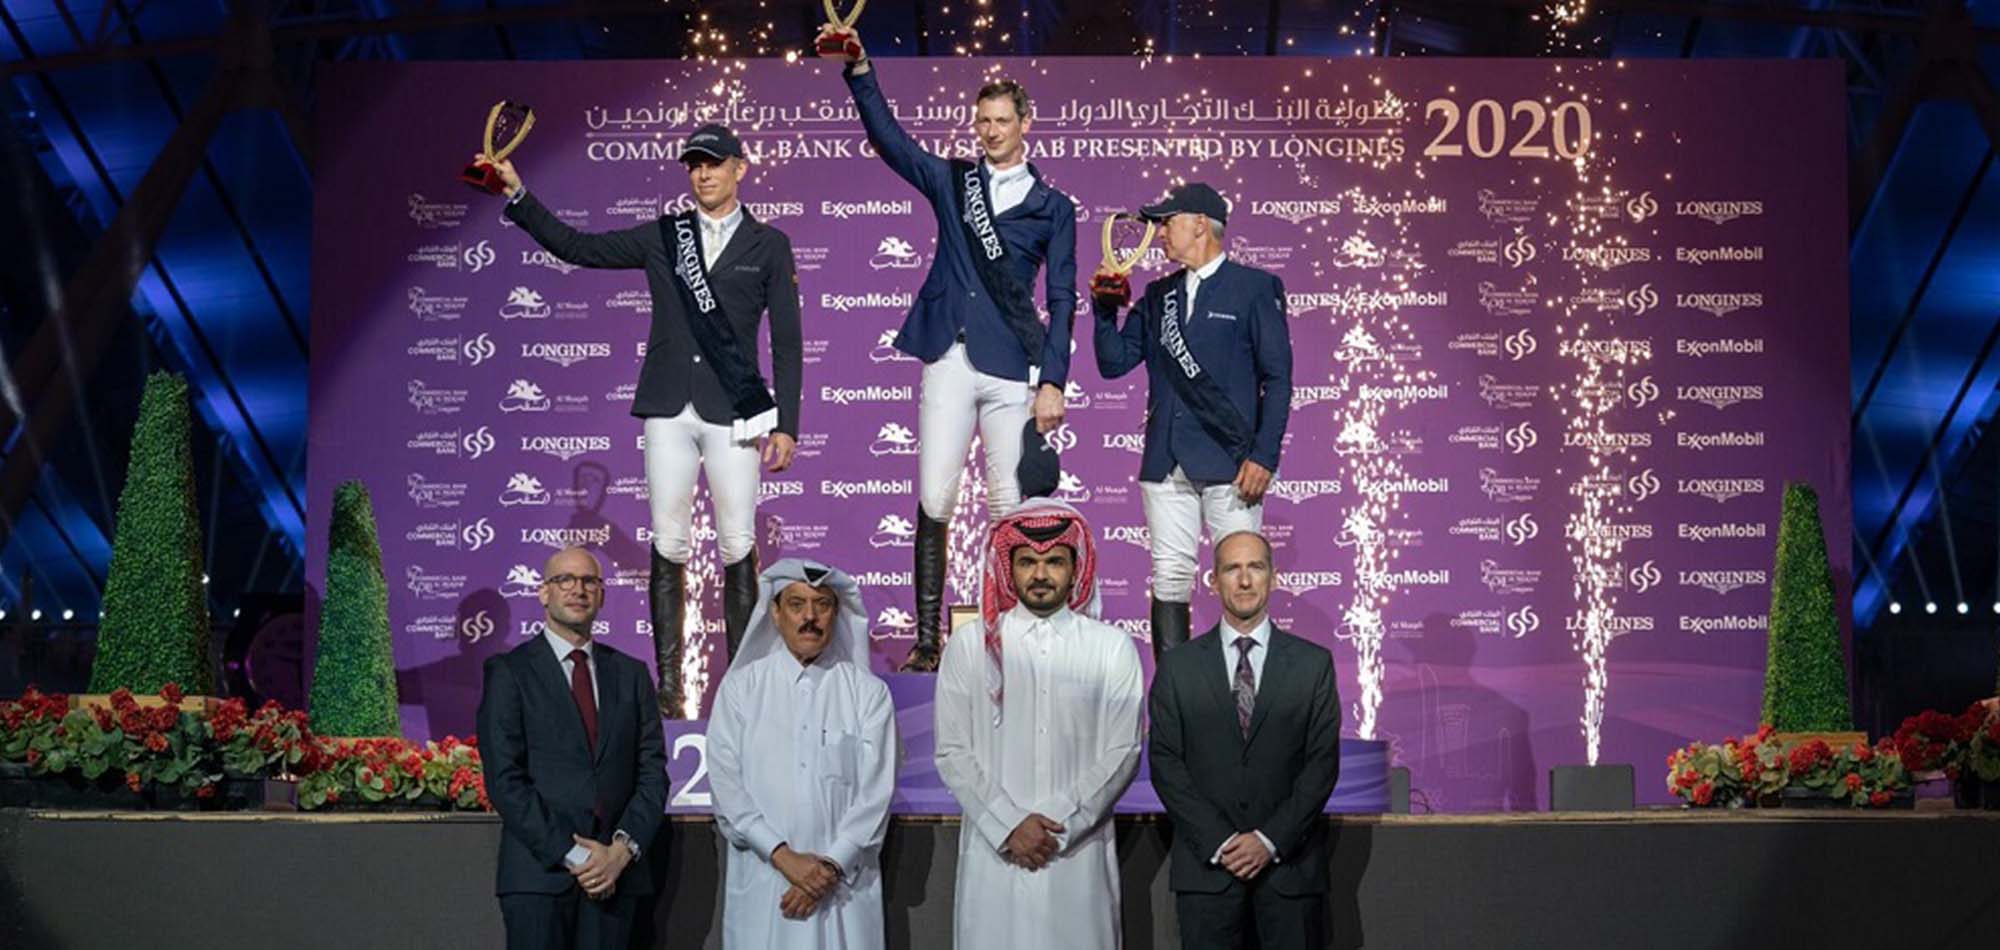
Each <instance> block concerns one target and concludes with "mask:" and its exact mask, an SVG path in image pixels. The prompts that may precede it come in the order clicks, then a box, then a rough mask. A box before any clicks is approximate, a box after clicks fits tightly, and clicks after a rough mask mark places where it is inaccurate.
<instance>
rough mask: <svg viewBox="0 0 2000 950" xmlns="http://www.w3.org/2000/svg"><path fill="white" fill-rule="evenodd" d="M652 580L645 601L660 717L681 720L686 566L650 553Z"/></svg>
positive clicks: (647, 588) (649, 581)
mask: <svg viewBox="0 0 2000 950" xmlns="http://www.w3.org/2000/svg"><path fill="white" fill-rule="evenodd" d="M652 553H653V572H652V577H651V578H650V579H649V580H648V581H647V583H646V598H647V601H648V606H649V608H650V609H651V610H652V614H653V657H654V658H655V659H656V660H658V661H659V666H660V697H659V699H660V715H661V716H664V717H666V718H668V719H684V718H686V716H687V714H686V711H685V710H684V709H683V708H682V694H681V638H682V636H683V634H682V631H681V628H682V626H683V624H682V620H683V618H685V617H686V616H687V601H686V599H685V596H686V595H685V588H686V586H687V566H686V565H684V564H675V563H674V562H672V561H669V560H667V559H666V558H664V557H662V556H660V552H659V551H658V550H654V551H653V552H652Z"/></svg>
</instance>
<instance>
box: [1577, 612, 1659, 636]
mask: <svg viewBox="0 0 2000 950" xmlns="http://www.w3.org/2000/svg"><path fill="white" fill-rule="evenodd" d="M1592 626H1596V627H1597V628H1598V629H1600V630H1603V631H1604V632H1605V633H1608V634H1610V635H1611V636H1613V637H1622V636H1624V635H1626V634H1628V633H1652V632H1653V618H1651V617H1648V616H1644V615H1641V616H1637V617H1620V616H1618V615H1616V614H1610V615H1603V614H1600V615H1598V616H1597V617H1595V618H1591V617H1587V616H1577V615H1576V614H1571V615H1570V616H1568V617H1566V618H1564V620H1563V627H1564V628H1566V629H1567V630H1568V631H1569V632H1570V633H1583V632H1586V631H1587V630H1588V629H1589V628H1590V627H1592Z"/></svg>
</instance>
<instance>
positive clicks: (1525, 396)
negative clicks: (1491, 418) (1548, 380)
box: [1479, 373, 1542, 409]
mask: <svg viewBox="0 0 2000 950" xmlns="http://www.w3.org/2000/svg"><path fill="white" fill-rule="evenodd" d="M1541 394H1542V387H1540V386H1537V385H1534V384H1533V383H1503V382H1500V381H1499V380H1496V379H1494V378H1493V376H1492V375H1491V374H1489V373H1481V374H1479V398H1480V399H1482V400H1484V401H1485V402H1486V405H1487V406H1488V407H1489V408H1493V409H1533V408H1534V407H1535V400H1536V399H1538V398H1540V397H1541Z"/></svg>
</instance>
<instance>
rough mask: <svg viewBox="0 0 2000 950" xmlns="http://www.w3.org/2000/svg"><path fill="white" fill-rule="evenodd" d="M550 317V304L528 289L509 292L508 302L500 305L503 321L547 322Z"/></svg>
mask: <svg viewBox="0 0 2000 950" xmlns="http://www.w3.org/2000/svg"><path fill="white" fill-rule="evenodd" d="M548 316H549V302H548V301H547V300H544V299H542V295H541V294H539V293H536V292H535V291H534V290H533V289H531V288H528V287H515V288H514V289H512V290H509V291H507V300H506V302H505V303H502V304H501V305H500V319H502V320H546V319H548Z"/></svg>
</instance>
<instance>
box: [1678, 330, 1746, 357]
mask: <svg viewBox="0 0 2000 950" xmlns="http://www.w3.org/2000/svg"><path fill="white" fill-rule="evenodd" d="M1674 355H1676V356H1691V357H1693V358H1695V359H1698V360H1699V359H1707V358H1708V357H1711V356H1762V355H1764V338H1763V337H1761V336H1757V337H1730V338H1725V339H1721V340H1690V339H1686V338H1685V337H1683V338H1680V339H1676V340H1674Z"/></svg>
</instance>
